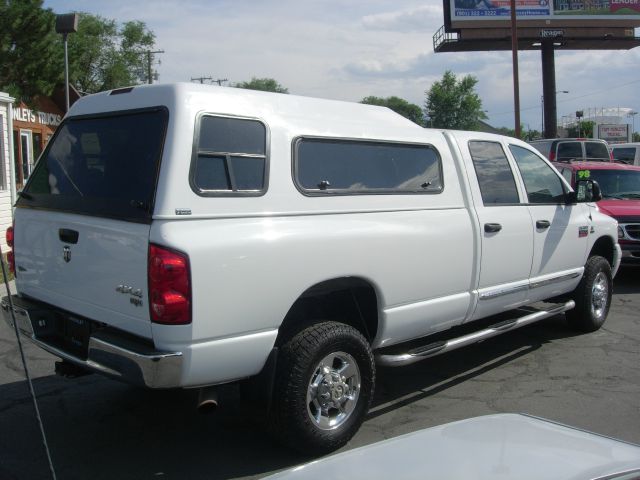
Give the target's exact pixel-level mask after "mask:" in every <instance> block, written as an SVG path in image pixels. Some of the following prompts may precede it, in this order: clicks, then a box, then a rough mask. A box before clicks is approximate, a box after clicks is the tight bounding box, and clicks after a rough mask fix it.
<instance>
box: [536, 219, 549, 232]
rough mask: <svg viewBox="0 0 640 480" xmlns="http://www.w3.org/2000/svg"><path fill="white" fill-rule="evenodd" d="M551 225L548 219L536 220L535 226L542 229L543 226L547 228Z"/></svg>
mask: <svg viewBox="0 0 640 480" xmlns="http://www.w3.org/2000/svg"><path fill="white" fill-rule="evenodd" d="M550 226H551V222H550V221H549V220H538V221H537V222H536V228H539V229H541V230H544V229H545V228H549V227H550Z"/></svg>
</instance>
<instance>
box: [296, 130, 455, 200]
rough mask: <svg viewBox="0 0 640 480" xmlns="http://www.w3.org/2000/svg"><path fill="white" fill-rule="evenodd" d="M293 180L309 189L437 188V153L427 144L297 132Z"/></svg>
mask: <svg viewBox="0 0 640 480" xmlns="http://www.w3.org/2000/svg"><path fill="white" fill-rule="evenodd" d="M295 150H296V151H295V161H296V165H295V168H296V181H297V184H298V187H299V188H301V189H302V190H303V191H304V192H305V193H308V194H321V195H322V194H338V195H339V194H351V193H361V194H368V193H438V192H440V191H442V188H443V182H442V170H441V166H440V156H439V155H438V153H437V151H436V150H435V149H434V148H433V147H431V146H428V145H410V144H396V143H383V142H367V141H357V140H338V139H320V138H300V139H298V140H297V142H296V148H295Z"/></svg>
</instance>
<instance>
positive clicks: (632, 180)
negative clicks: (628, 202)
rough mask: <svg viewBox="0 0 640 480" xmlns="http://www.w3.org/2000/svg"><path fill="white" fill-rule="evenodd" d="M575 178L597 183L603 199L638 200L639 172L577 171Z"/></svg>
mask: <svg viewBox="0 0 640 480" xmlns="http://www.w3.org/2000/svg"><path fill="white" fill-rule="evenodd" d="M576 178H588V179H590V180H595V181H596V182H598V185H600V190H601V191H602V196H603V198H614V199H622V200H624V199H640V170H579V171H578V172H577V174H576Z"/></svg>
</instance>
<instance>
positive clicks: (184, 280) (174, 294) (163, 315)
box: [148, 245, 191, 325]
mask: <svg viewBox="0 0 640 480" xmlns="http://www.w3.org/2000/svg"><path fill="white" fill-rule="evenodd" d="M148 271H149V310H150V313H151V321H152V322H155V323H164V324H167V325H184V324H187V323H191V279H190V272H189V257H187V256H186V255H185V254H184V253H180V252H176V251H175V250H169V249H167V248H164V247H159V246H158V245H149V264H148Z"/></svg>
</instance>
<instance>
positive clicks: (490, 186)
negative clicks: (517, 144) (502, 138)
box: [469, 141, 520, 205]
mask: <svg viewBox="0 0 640 480" xmlns="http://www.w3.org/2000/svg"><path fill="white" fill-rule="evenodd" d="M469 152H470V153H471V158H472V160H473V167H474V168H475V171H476V176H477V177H478V184H479V185H480V193H481V194H482V203H484V204H485V205H504V204H515V203H520V198H519V197H518V190H517V188H516V181H515V179H514V178H513V172H512V171H511V167H510V166H509V161H508V160H507V156H506V155H505V153H504V150H503V149H502V145H500V144H499V143H496V142H484V141H472V142H469Z"/></svg>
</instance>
